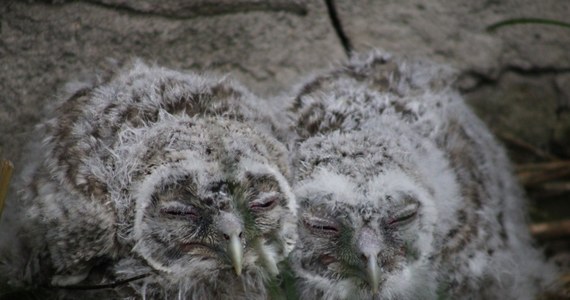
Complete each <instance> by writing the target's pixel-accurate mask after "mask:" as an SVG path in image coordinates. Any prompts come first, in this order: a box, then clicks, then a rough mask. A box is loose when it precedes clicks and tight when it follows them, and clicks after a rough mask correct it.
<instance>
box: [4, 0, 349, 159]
mask: <svg viewBox="0 0 570 300" xmlns="http://www.w3.org/2000/svg"><path fill="white" fill-rule="evenodd" d="M189 3H190V4H189ZM0 26H1V29H0V30H1V31H0V90H1V91H2V92H1V93H0V148H2V149H3V150H4V154H3V155H4V157H5V158H8V159H11V160H12V161H13V162H14V163H15V166H16V168H17V169H18V168H19V167H20V166H21V165H22V164H21V163H20V153H21V149H22V145H23V144H24V143H25V140H26V139H27V138H28V137H29V133H30V131H31V130H32V129H33V125H34V124H35V123H37V121H38V120H40V119H41V117H42V113H43V111H44V110H43V109H42V107H45V106H49V103H50V102H51V101H53V100H54V96H55V95H56V93H57V92H58V89H60V88H61V87H62V86H63V85H64V83H65V82H67V81H69V80H74V79H77V78H78V76H79V77H81V76H82V75H85V72H93V71H97V70H100V69H105V68H108V65H109V64H110V63H111V62H113V61H116V62H118V63H121V62H123V61H125V60H128V59H130V58H132V57H138V58H141V59H143V60H145V61H147V62H156V63H157V64H159V65H164V66H168V67H173V68H177V69H191V70H208V71H209V72H215V73H218V74H229V76H231V77H233V78H236V79H237V80H239V81H241V82H243V83H244V84H245V85H247V86H248V87H249V88H250V89H252V90H253V91H254V92H255V93H257V94H259V95H261V96H266V95H268V94H270V93H277V92H279V91H281V90H283V89H285V88H287V87H288V86H289V85H291V84H293V83H295V82H296V81H297V80H298V76H300V75H301V74H306V73H308V72H310V71H312V70H314V69H319V68H325V67H327V66H328V65H330V64H331V62H334V61H338V60H341V59H343V58H344V57H345V54H344V52H343V50H342V47H341V45H340V44H339V43H338V39H337V37H336V35H335V32H334V29H333V28H332V26H331V25H330V22H329V18H328V14H327V11H326V6H325V4H324V3H323V2H321V1H307V2H305V1H289V0H271V1H259V0H258V1H245V0H240V1H231V0H225V1H224V0H208V1H207V0H201V1H184V0H169V1H135V0H132V1H129V0H97V1H96V0H93V1H55V2H49V1H48V2H46V1H28V2H25V1H12V2H6V1H5V0H3V2H1V3H0Z"/></svg>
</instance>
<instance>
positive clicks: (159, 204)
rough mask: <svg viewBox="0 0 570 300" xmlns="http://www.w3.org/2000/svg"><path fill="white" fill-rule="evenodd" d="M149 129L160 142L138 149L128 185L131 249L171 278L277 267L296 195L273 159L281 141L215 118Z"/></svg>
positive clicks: (274, 271) (289, 229) (247, 272)
mask: <svg viewBox="0 0 570 300" xmlns="http://www.w3.org/2000/svg"><path fill="white" fill-rule="evenodd" d="M155 130H156V131H155ZM153 131H155V132H153V133H152V134H150V135H149V132H148V131H147V132H145V136H148V140H147V141H146V142H145V143H149V144H154V145H162V146H158V147H160V148H161V149H163V150H162V151H159V152H157V151H155V150H152V153H148V152H147V153H145V154H143V157H146V160H145V162H144V164H146V165H147V167H145V168H144V169H145V174H144V175H141V177H140V181H138V182H137V184H136V185H135V186H134V187H133V191H134V193H133V197H134V199H133V201H134V202H135V206H136V209H135V218H134V223H133V230H134V235H133V238H134V242H135V243H136V244H135V247H134V251H135V252H136V253H138V254H139V255H141V256H142V257H143V258H144V259H145V260H146V261H148V263H149V264H150V265H151V266H152V267H154V268H155V269H156V270H160V271H163V272H166V273H169V274H172V276H173V277H175V278H177V277H191V278H192V279H193V280H195V281H196V280H197V279H198V278H204V279H207V278H210V279H215V278H217V276H213V275H215V274H219V273H233V274H234V275H236V276H241V275H242V273H243V274H244V275H245V276H252V275H254V274H257V273H259V272H262V271H265V272H266V273H267V274H266V275H276V274H277V272H278V270H277V263H278V262H279V261H280V260H281V259H282V258H283V257H285V256H286V255H287V253H288V249H287V247H288V245H287V244H288V243H289V242H290V241H289V240H288V239H290V238H291V237H292V236H289V235H290V234H291V233H293V232H294V229H293V228H292V226H293V223H294V214H295V211H294V206H293V205H294V202H293V201H294V200H293V199H294V196H293V195H292V193H291V191H290V188H289V186H288V183H287V180H286V179H285V177H284V176H283V175H282V170H280V169H279V166H278V165H277V164H275V163H274V162H272V160H273V159H274V156H275V153H276V151H277V150H283V149H279V147H277V146H276V144H275V143H274V142H271V138H270V137H268V136H266V135H263V134H260V133H258V132H255V131H253V130H251V128H249V127H248V126H244V125H243V124H239V123H236V122H234V121H223V120H219V119H215V118H214V119H208V120H200V121H197V122H192V121H190V120H188V121H179V120H176V121H174V122H173V123H170V122H165V124H164V126H163V125H161V126H159V127H157V128H155V129H153ZM141 162H142V160H141Z"/></svg>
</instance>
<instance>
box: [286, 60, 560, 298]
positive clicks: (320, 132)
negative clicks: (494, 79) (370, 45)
mask: <svg viewBox="0 0 570 300" xmlns="http://www.w3.org/2000/svg"><path fill="white" fill-rule="evenodd" d="M451 77H452V76H451V72H449V71H448V70H447V69H445V68H442V67H438V66H436V65H433V64H431V63H427V62H421V61H405V60H403V59H397V58H392V57H391V56H390V55H388V54H383V53H379V52H375V53H373V54H368V55H363V56H357V57H355V58H353V59H352V60H351V62H350V63H348V64H347V65H345V66H343V67H341V68H338V69H335V70H333V71H330V72H329V73H324V74H322V75H319V76H315V77H314V78H312V79H311V80H309V81H308V82H306V83H304V84H302V85H301V86H300V87H299V88H298V89H297V91H296V92H295V94H294V96H293V97H291V101H292V102H291V108H290V112H291V114H292V119H293V125H292V128H294V129H295V130H296V132H297V135H298V136H297V142H296V149H295V151H296V154H295V155H296V156H294V165H295V172H296V174H295V180H294V184H293V190H294V193H295V195H296V196H297V201H298V202H299V211H298V218H299V221H298V233H299V239H298V241H297V243H296V246H295V249H294V250H293V252H292V253H291V256H290V261H291V264H292V266H293V269H294V271H295V273H296V276H297V278H298V285H299V288H300V294H301V297H302V298H303V299H314V298H322V299H436V298H437V299H532V298H533V297H534V296H535V295H536V294H537V291H539V290H540V289H541V288H543V287H544V286H545V285H546V284H547V283H548V282H549V281H550V280H552V279H553V278H554V275H555V271H554V270H553V268H552V267H551V266H550V265H548V264H547V263H546V262H545V261H544V259H543V258H542V257H541V253H540V252H539V251H538V250H536V249H535V248H533V246H532V245H531V242H532V241H531V237H530V235H529V232H528V229H527V223H526V219H525V203H524V196H523V193H522V191H521V188H520V187H519V185H518V184H517V183H516V181H515V179H514V177H513V175H512V172H511V168H510V166H509V163H508V160H507V157H506V155H505V152H504V150H503V149H502V148H501V147H500V146H499V145H498V143H497V142H496V141H495V140H494V138H493V137H492V136H491V134H490V133H489V130H488V129H487V128H486V127H485V126H484V124H483V123H482V122H481V121H480V120H479V119H477V117H476V116H475V115H474V114H473V113H472V112H471V111H470V110H469V109H468V108H467V107H466V105H465V103H464V102H463V100H462V98H461V96H460V95H459V94H458V93H457V92H456V91H454V90H453V89H452V88H451V87H450V85H449V83H450V81H451V80H450V78H451Z"/></svg>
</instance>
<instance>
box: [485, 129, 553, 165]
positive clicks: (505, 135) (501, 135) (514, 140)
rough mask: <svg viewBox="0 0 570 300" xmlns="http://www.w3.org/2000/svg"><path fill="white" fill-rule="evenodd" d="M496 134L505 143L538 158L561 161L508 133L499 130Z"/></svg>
mask: <svg viewBox="0 0 570 300" xmlns="http://www.w3.org/2000/svg"><path fill="white" fill-rule="evenodd" d="M494 133H495V135H497V136H498V137H499V138H500V139H502V140H503V141H505V142H507V143H509V144H511V145H513V146H516V147H519V148H522V149H524V150H526V151H528V152H530V153H532V154H534V155H536V156H537V157H540V158H543V159H547V160H557V159H559V158H558V157H556V156H554V155H552V154H550V153H548V152H545V151H542V150H540V149H538V148H537V147H535V146H533V145H531V144H529V143H527V142H525V141H523V140H521V139H519V138H517V137H515V136H513V135H511V134H508V133H506V132H501V131H497V130H495V131H494Z"/></svg>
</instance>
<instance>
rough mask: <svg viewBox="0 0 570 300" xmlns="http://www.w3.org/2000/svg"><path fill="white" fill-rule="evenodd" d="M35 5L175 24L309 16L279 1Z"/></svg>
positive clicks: (101, 0)
mask: <svg viewBox="0 0 570 300" xmlns="http://www.w3.org/2000/svg"><path fill="white" fill-rule="evenodd" d="M0 1H2V0H0ZM35 2H37V3H49V4H52V5H64V4H68V3H73V2H83V3H87V4H90V5H93V6H98V7H102V8H106V9H111V10H114V11H117V12H122V13H125V14H131V15H140V16H155V17H162V18H166V19H172V20H185V19H191V18H196V17H204V16H217V15H228V14H237V13H249V12H257V11H273V12H280V11H283V12H287V13H291V14H296V15H300V16H305V15H306V14H307V13H308V12H307V8H306V7H305V5H303V4H300V3H296V2H290V1H277V2H274V3H265V2H256V1H234V2H224V1H211V3H204V2H202V1H200V2H198V3H192V2H191V1H190V2H188V3H184V4H183V5H178V6H174V7H170V6H168V5H162V4H160V2H157V3H153V4H152V5H149V6H145V5H142V4H141V5H131V4H128V3H127V4H125V3H113V2H112V1H105V0H59V1H54V0H37V1H35ZM143 4H144V3H143Z"/></svg>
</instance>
